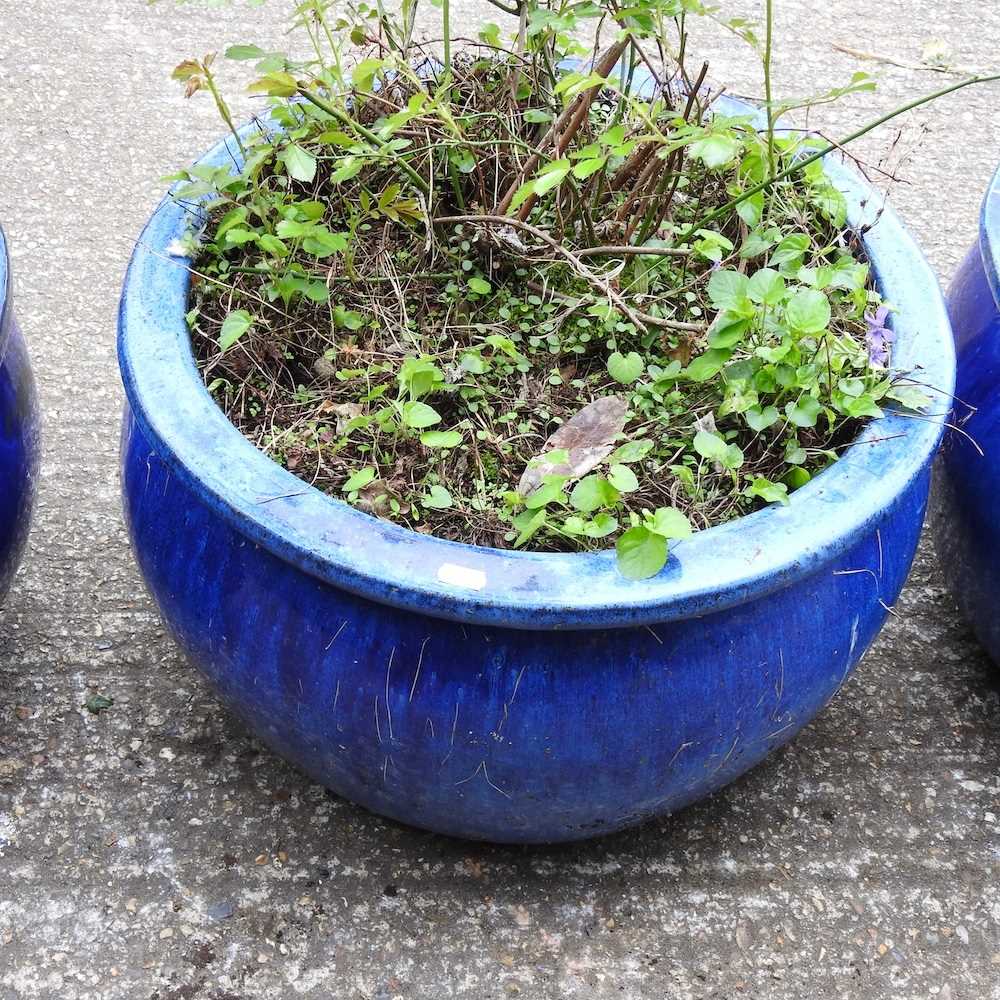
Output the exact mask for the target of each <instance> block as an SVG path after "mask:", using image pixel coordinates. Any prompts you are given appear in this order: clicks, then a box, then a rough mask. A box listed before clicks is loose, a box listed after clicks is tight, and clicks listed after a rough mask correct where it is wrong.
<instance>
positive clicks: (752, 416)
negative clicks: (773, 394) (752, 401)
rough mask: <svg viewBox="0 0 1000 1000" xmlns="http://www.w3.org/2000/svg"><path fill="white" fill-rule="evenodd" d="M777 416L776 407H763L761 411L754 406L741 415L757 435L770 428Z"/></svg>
mask: <svg viewBox="0 0 1000 1000" xmlns="http://www.w3.org/2000/svg"><path fill="white" fill-rule="evenodd" d="M779 416H780V414H779V413H778V410H777V407H774V406H765V407H764V408H763V409H759V408H757V407H756V406H754V407H751V408H750V409H749V410H747V411H746V412H745V413H744V414H743V419H744V420H746V422H747V425H748V426H749V427H750V429H751V430H753V431H756V432H757V433H758V434H759V433H760V432H761V431H766V430H767V429H768V427H770V426H772V425H773V424H774V423H775V421H776V420H777V419H778V417H779Z"/></svg>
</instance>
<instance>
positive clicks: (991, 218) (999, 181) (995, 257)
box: [979, 167, 1000, 309]
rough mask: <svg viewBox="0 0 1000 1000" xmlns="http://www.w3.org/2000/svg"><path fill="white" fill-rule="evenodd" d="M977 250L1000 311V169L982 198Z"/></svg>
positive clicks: (999, 168) (998, 168)
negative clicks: (980, 255)
mask: <svg viewBox="0 0 1000 1000" xmlns="http://www.w3.org/2000/svg"><path fill="white" fill-rule="evenodd" d="M979 250H980V253H981V254H982V258H983V264H984V267H985V270H986V277H987V279H988V280H989V283H990V288H991V289H992V291H993V301H994V302H995V303H996V306H997V309H1000V167H997V169H996V172H995V173H994V174H993V179H992V180H991V181H990V184H989V187H987V188H986V194H985V196H984V197H983V205H982V209H981V211H980V215H979Z"/></svg>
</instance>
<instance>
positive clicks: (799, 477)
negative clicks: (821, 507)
mask: <svg viewBox="0 0 1000 1000" xmlns="http://www.w3.org/2000/svg"><path fill="white" fill-rule="evenodd" d="M810 479H812V476H811V475H810V474H809V473H808V472H807V471H806V470H805V469H803V468H802V467H801V466H797V465H793V466H792V467H791V468H790V469H789V470H788V471H787V472H786V473H785V476H784V480H785V483H786V485H787V486H788V488H789V489H790V490H792V491H794V490H797V489H800V488H801V487H803V486H805V484H806V483H808V482H809V480H810Z"/></svg>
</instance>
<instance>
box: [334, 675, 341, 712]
mask: <svg viewBox="0 0 1000 1000" xmlns="http://www.w3.org/2000/svg"><path fill="white" fill-rule="evenodd" d="M338 701H340V678H339V677H338V678H337V690H336V691H334V693H333V714H334V715H336V714H337V702H338Z"/></svg>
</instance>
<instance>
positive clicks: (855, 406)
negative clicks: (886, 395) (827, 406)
mask: <svg viewBox="0 0 1000 1000" xmlns="http://www.w3.org/2000/svg"><path fill="white" fill-rule="evenodd" d="M844 412H845V413H846V414H847V415H848V416H849V417H881V416H882V410H881V408H880V407H879V406H878V404H877V403H876V402H875V400H874V398H873V397H872V395H871V393H868V392H864V393H862V394H861V395H860V396H858V397H857V399H847V400H846V401H845V402H844Z"/></svg>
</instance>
